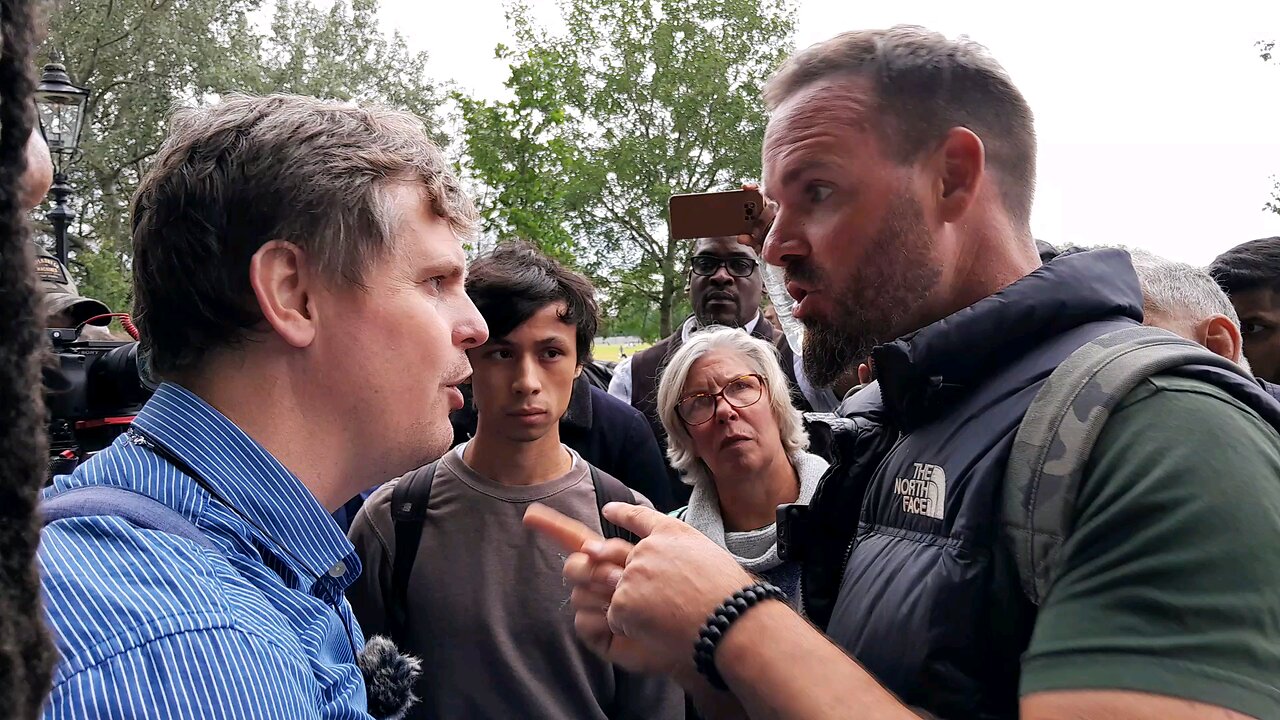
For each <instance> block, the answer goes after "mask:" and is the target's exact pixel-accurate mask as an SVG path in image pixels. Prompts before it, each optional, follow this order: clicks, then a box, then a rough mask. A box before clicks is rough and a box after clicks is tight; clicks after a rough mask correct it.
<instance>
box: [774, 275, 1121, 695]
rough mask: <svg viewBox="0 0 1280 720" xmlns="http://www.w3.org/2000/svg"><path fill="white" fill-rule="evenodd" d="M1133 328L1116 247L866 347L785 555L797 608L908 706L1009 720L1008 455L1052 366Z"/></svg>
mask: <svg viewBox="0 0 1280 720" xmlns="http://www.w3.org/2000/svg"><path fill="white" fill-rule="evenodd" d="M1141 318H1142V294H1141V290H1140V288H1139V285H1138V280H1137V277H1136V276H1135V274H1134V271H1133V268H1132V266H1131V265H1130V263H1129V259H1128V255H1127V254H1126V253H1124V252H1122V251H1118V250H1094V251H1088V252H1081V253H1077V254H1073V255H1065V256H1062V257H1060V258H1058V259H1056V260H1054V261H1053V262H1052V263H1049V264H1047V265H1044V266H1042V267H1041V268H1040V269H1038V270H1036V271H1035V272H1033V273H1032V274H1031V275H1029V276H1027V277H1025V278H1023V279H1021V280H1019V281H1017V282H1016V283H1014V284H1013V285H1011V286H1009V287H1008V288H1006V289H1004V290H1003V291H1001V292H999V293H997V294H995V295H993V296H991V297H988V298H984V299H983V300H981V301H979V302H978V303H975V304H974V305H972V306H970V307H968V308H966V309H964V310H961V311H959V312H957V313H955V314H953V315H951V316H949V317H947V318H945V319H943V320H941V321H939V322H937V323H934V324H933V325H930V326H928V327H926V328H923V329H921V330H919V331H917V332H916V333H914V334H913V335H911V336H909V337H906V338H903V339H900V340H898V341H896V342H893V343H889V344H887V345H883V346H880V347H878V348H876V349H875V350H874V352H873V353H872V362H873V364H874V370H875V373H876V377H877V378H878V383H876V384H873V385H871V386H869V387H868V388H866V389H865V390H864V391H862V392H860V393H858V394H857V395H856V396H854V397H853V398H851V399H850V400H849V401H847V402H846V404H845V406H843V407H842V414H846V415H848V417H847V418H846V419H844V420H842V421H840V422H843V423H844V427H843V428H836V431H835V433H834V435H835V437H834V438H833V446H834V447H835V448H836V451H837V463H836V464H835V465H833V466H832V468H831V470H830V471H829V472H828V475H827V479H826V480H825V481H824V483H823V486H822V488H821V489H820V490H819V492H818V495H817V496H816V497H815V498H814V501H813V503H812V504H811V506H810V508H809V511H808V513H807V515H806V517H805V521H804V523H803V526H804V528H805V530H804V532H803V533H802V535H803V536H804V538H805V539H802V540H801V541H800V543H799V544H801V545H803V546H804V547H803V548H801V549H800V551H799V553H798V554H800V555H802V556H803V561H804V581H803V601H804V607H805V611H806V613H807V614H808V615H809V616H810V617H811V618H812V619H813V620H814V621H815V622H817V623H818V624H819V625H820V626H822V627H824V628H825V629H826V632H827V634H828V635H829V636H830V637H831V638H832V639H833V640H834V641H836V642H837V643H838V644H839V645H840V646H841V647H843V648H844V649H845V650H846V651H848V652H849V653H850V654H851V655H852V656H853V657H855V658H857V660H858V662H860V663H861V664H862V665H863V666H864V667H865V668H866V669H867V670H868V671H869V672H871V673H872V674H873V675H874V676H875V677H876V678H877V679H878V680H879V681H880V682H881V683H882V684H883V685H884V686H885V687H886V688H888V689H889V690H891V691H893V692H894V693H895V694H897V695H898V696H899V697H900V698H902V700H903V701H904V702H906V703H907V704H908V705H911V706H913V707H918V708H922V709H924V710H927V711H928V712H930V713H934V714H936V715H938V716H939V717H943V718H948V719H950V718H1014V717H1017V698H1018V693H1017V685H1018V665H1019V657H1020V655H1021V653H1022V652H1023V651H1024V650H1025V649H1026V647H1027V645H1028V642H1029V638H1030V632H1031V627H1032V624H1033V622H1034V618H1035V608H1034V606H1032V605H1031V603H1030V602H1029V601H1027V600H1026V598H1025V596H1024V595H1023V593H1022V591H1021V588H1020V586H1019V584H1018V580H1017V577H1016V572H1015V570H1014V567H1013V566H1012V564H1011V561H1010V557H1009V555H1008V553H1007V552H1006V551H1005V549H1004V548H1003V547H1002V545H1001V541H1000V534H999V529H1000V528H999V503H1000V491H1001V486H1002V481H1003V477H1004V469H1005V464H1006V460H1007V458H1008V455H1009V448H1010V446H1011V444H1012V441H1013V437H1014V434H1015V433H1016V431H1017V428H1018V424H1019V422H1021V420H1022V416H1023V415H1024V414H1025V412H1026V409H1027V407H1028V406H1029V405H1030V403H1031V400H1032V398H1033V397H1034V396H1035V393H1036V391H1037V390H1038V389H1039V388H1040V385H1041V383H1042V382H1043V381H1044V380H1045V378H1047V377H1048V376H1049V374H1050V373H1051V372H1052V371H1053V370H1054V368H1056V367H1057V366H1058V364H1059V363H1060V362H1061V361H1062V360H1063V359H1065V358H1066V357H1067V356H1068V355H1070V354H1071V353H1072V352H1073V351H1074V350H1076V349H1077V348H1079V347H1080V346H1082V345H1084V344H1085V343H1087V342H1089V341H1091V340H1093V339H1094V338H1096V337H1098V336H1100V335H1103V334H1105V333H1107V332H1110V331H1112V330H1118V329H1121V328H1124V327H1128V326H1131V325H1135V324H1138V323H1139V322H1140V321H1141ZM855 513H858V515H857V517H858V522H857V524H856V537H855V532H854V530H853V528H854V523H853V522H852V521H853V516H854V514H855Z"/></svg>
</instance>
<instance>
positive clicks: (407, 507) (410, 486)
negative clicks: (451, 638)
mask: <svg viewBox="0 0 1280 720" xmlns="http://www.w3.org/2000/svg"><path fill="white" fill-rule="evenodd" d="M439 465H440V461H439V460H436V461H435V462H433V463H430V464H428V465H425V466H423V467H420V468H418V469H417V470H414V471H413V472H411V473H409V474H407V475H404V476H402V477H401V478H400V479H399V480H396V485H395V487H394V488H392V490H391V521H392V524H393V525H394V527H395V536H396V551H395V555H394V556H392V558H391V592H390V594H389V595H388V596H387V602H386V604H387V625H388V629H389V632H388V634H389V635H390V636H391V637H392V639H394V640H397V641H399V640H401V639H402V638H403V637H404V635H403V632H402V631H403V630H404V628H405V626H406V624H407V621H408V617H409V576H410V575H412V574H413V561H414V560H416V559H417V557H418V545H419V544H420V543H421V542H422V526H423V525H424V524H425V523H426V520H427V504H428V503H430V501H431V483H432V482H434V481H435V477H436V467H438V466H439Z"/></svg>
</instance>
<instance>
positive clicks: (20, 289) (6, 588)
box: [0, 0, 54, 718]
mask: <svg viewBox="0 0 1280 720" xmlns="http://www.w3.org/2000/svg"><path fill="white" fill-rule="evenodd" d="M33 4H34V0H0V339H2V341H0V548H4V552H2V553H0V707H2V708H4V713H5V714H6V715H8V716H10V717H15V718H36V717H39V715H40V712H41V707H42V706H43V704H44V699H45V696H46V694H47V693H48V691H49V682H50V673H51V669H52V666H53V657H54V651H53V646H52V644H51V642H50V640H49V635H48V633H47V632H46V630H45V626H44V619H43V618H44V613H43V611H42V609H41V603H40V579H39V576H38V575H37V573H36V569H35V555H36V547H37V545H38V543H39V538H40V523H39V522H38V518H37V508H36V499H37V496H38V493H39V490H40V487H41V486H42V485H43V482H44V474H45V463H46V462H47V458H46V440H45V431H44V423H43V418H44V407H43V402H42V399H41V395H40V388H41V382H40V374H39V367H38V362H39V359H38V358H39V355H38V353H39V351H40V348H41V332H40V325H39V324H37V317H36V308H37V296H36V286H35V277H34V274H33V273H32V267H33V263H34V262H35V259H34V257H33V256H32V254H31V243H30V242H29V241H28V239H27V225H26V210H27V208H25V207H23V203H22V201H21V195H22V192H21V188H22V176H23V173H24V171H25V169H26V150H25V148H26V143H27V138H28V137H29V136H30V135H31V130H32V122H33V106H32V102H31V93H32V90H33V85H34V82H33V78H32V73H31V62H32V51H33V45H34V37H35V31H34V28H33V23H34V10H33Z"/></svg>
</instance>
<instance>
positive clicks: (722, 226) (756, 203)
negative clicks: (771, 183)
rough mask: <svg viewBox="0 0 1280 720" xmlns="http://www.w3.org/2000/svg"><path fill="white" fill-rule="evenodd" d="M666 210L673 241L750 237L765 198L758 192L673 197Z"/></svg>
mask: <svg viewBox="0 0 1280 720" xmlns="http://www.w3.org/2000/svg"><path fill="white" fill-rule="evenodd" d="M667 209H668V211H669V213H668V217H669V218H670V220H669V224H670V227H671V238H672V239H673V240H694V239H697V238H707V237H726V236H730V237H731V236H734V235H749V234H751V229H752V227H753V226H754V225H755V222H756V218H758V217H760V212H761V211H762V210H763V209H764V198H763V197H761V196H760V191H759V190H730V191H728V192H712V193H691V194H688V195H672V196H671V199H670V200H668V201H667Z"/></svg>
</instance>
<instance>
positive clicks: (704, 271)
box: [689, 255, 759, 278]
mask: <svg viewBox="0 0 1280 720" xmlns="http://www.w3.org/2000/svg"><path fill="white" fill-rule="evenodd" d="M757 265H759V263H758V262H756V261H755V260H752V259H751V258H748V257H730V258H722V257H716V256H715V255H694V256H693V257H691V258H689V267H690V268H691V269H692V270H693V274H694V275H701V276H703V277H711V276H712V275H715V274H716V271H717V270H719V269H720V268H722V267H723V268H726V269H727V270H728V271H729V275H731V276H732V277H736V278H744V277H751V274H752V273H754V272H755V271H756V266H757Z"/></svg>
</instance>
